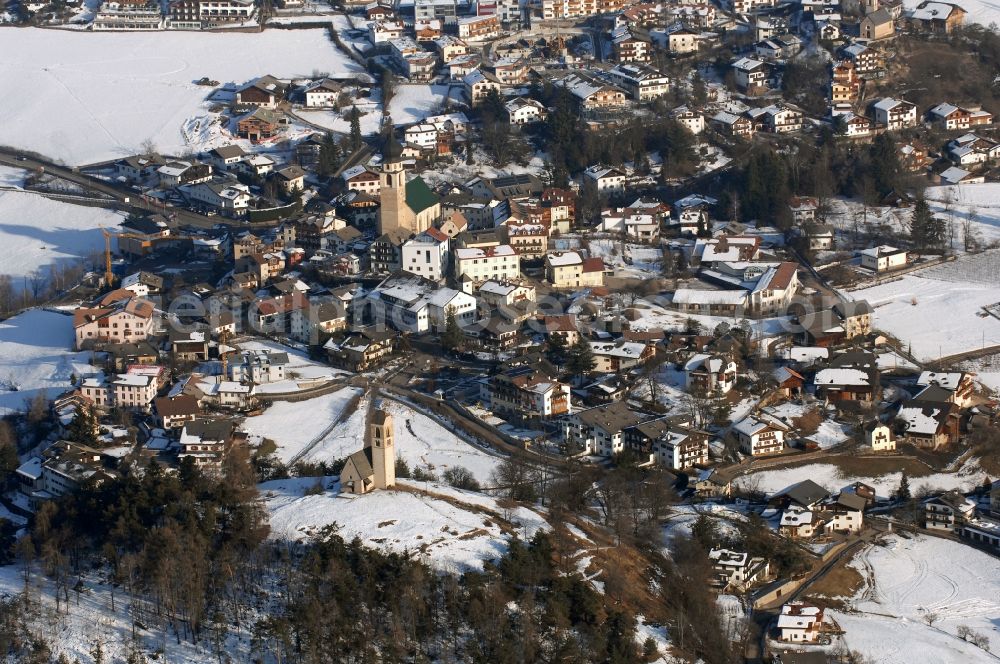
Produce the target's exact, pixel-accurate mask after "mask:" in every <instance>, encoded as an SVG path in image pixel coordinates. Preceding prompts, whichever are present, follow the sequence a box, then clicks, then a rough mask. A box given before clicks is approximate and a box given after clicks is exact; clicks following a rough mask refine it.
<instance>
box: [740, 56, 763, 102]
mask: <svg viewBox="0 0 1000 664" xmlns="http://www.w3.org/2000/svg"><path fill="white" fill-rule="evenodd" d="M732 69H733V72H734V74H735V80H736V87H737V88H739V90H740V91H741V92H744V93H746V94H748V95H756V94H762V93H764V92H766V91H767V88H768V85H767V81H768V77H769V76H770V70H769V68H768V65H766V64H765V63H763V62H761V61H760V60H754V59H753V58H746V57H744V58H740V59H738V60H736V61H735V62H734V63H733V64H732Z"/></svg>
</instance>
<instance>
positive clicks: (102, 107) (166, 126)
mask: <svg viewBox="0 0 1000 664" xmlns="http://www.w3.org/2000/svg"><path fill="white" fill-rule="evenodd" d="M0 64H2V66H0V90H5V91H7V94H4V95H3V96H0V117H3V118H4V122H3V123H2V124H0V145H11V146H15V147H18V148H23V149H26V150H33V151H37V152H39V153H41V154H44V155H47V156H49V157H53V158H56V159H62V160H64V161H65V162H66V163H67V164H71V165H80V164H86V163H92V162H96V161H102V160H107V159H114V158H118V157H121V156H123V155H127V154H131V153H133V152H135V151H136V149H137V148H138V147H139V145H140V144H141V143H143V141H145V140H147V139H151V140H152V141H153V142H154V143H155V144H156V145H157V147H158V148H159V149H160V150H161V151H163V152H166V153H179V152H182V151H184V150H185V149H186V148H187V147H188V145H187V143H186V141H185V136H184V134H183V133H182V127H184V126H185V125H188V126H190V121H192V120H198V119H202V120H203V121H202V122H201V124H210V123H211V122H213V121H214V117H215V116H214V115H213V114H211V113H209V112H208V104H206V101H205V98H206V96H207V95H208V94H209V93H210V92H211V90H212V89H211V88H206V87H201V86H198V85H195V84H194V81H196V80H198V79H200V78H202V77H203V76H207V77H209V78H211V79H213V80H217V81H220V82H221V83H223V84H226V83H233V84H242V83H243V82H244V81H247V80H249V79H251V78H254V77H257V76H261V75H263V74H268V73H269V74H273V75H274V76H278V77H285V78H291V77H299V76H310V75H311V74H312V73H313V72H326V73H331V74H334V73H340V74H343V73H351V72H360V71H361V70H360V67H359V66H358V65H357V64H356V63H354V62H353V61H352V60H350V58H348V57H347V55H346V54H344V53H342V52H340V51H339V50H337V48H336V47H335V46H334V44H333V42H331V41H330V40H329V38H328V37H327V34H326V31H324V30H319V29H316V30H267V31H265V32H262V33H220V34H214V33H213V34H208V33H197V32H183V31H172V32H156V33H143V34H138V33H110V32H109V33H90V32H87V33H78V32H70V31H63V30H41V29H34V28H24V29H17V30H4V34H3V39H0ZM29 90H30V91H31V93H30V94H27V91H29ZM18 91H21V92H20V93H19V92H18ZM199 147H202V146H199Z"/></svg>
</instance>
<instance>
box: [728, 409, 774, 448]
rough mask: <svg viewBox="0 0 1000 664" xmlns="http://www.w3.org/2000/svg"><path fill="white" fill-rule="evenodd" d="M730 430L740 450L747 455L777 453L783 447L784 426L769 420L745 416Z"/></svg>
mask: <svg viewBox="0 0 1000 664" xmlns="http://www.w3.org/2000/svg"><path fill="white" fill-rule="evenodd" d="M732 431H733V435H734V437H735V438H736V442H737V443H739V446H740V451H742V452H743V453H744V454H746V455H749V456H764V455H767V454H778V453H780V452H781V451H782V450H783V449H784V448H785V432H786V428H785V427H783V426H781V425H779V424H777V423H776V422H773V421H770V420H764V419H758V418H757V417H754V416H751V417H747V418H746V419H743V420H740V421H739V422H738V423H736V425H734V426H733V429H732Z"/></svg>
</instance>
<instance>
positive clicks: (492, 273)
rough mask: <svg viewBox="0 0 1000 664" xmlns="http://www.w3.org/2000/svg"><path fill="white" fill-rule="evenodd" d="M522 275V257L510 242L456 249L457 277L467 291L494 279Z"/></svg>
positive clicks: (471, 291)
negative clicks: (494, 245)
mask: <svg viewBox="0 0 1000 664" xmlns="http://www.w3.org/2000/svg"><path fill="white" fill-rule="evenodd" d="M520 275H521V257H520V256H518V254H517V251H516V250H515V249H514V248H513V247H512V246H510V245H509V244H501V245H499V246H496V247H487V248H460V249H456V250H455V279H457V280H458V282H459V283H460V284H461V286H462V290H463V291H465V292H466V293H469V294H472V293H474V292H475V291H476V290H477V289H478V288H479V286H480V285H482V284H483V283H485V282H487V281H490V280H491V279H492V280H495V281H508V280H511V279H517V278H518V277H519V276H520Z"/></svg>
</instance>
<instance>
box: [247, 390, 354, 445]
mask: <svg viewBox="0 0 1000 664" xmlns="http://www.w3.org/2000/svg"><path fill="white" fill-rule="evenodd" d="M359 394H361V389H360V388H356V387H345V388H344V389H342V390H338V391H337V392H334V393H332V394H326V395H323V396H320V397H316V398H315V399H309V400H307V401H296V402H289V401H279V402H277V403H274V404H273V405H271V406H270V407H269V408H268V409H267V410H265V411H264V412H263V414H261V415H257V416H256V417H248V418H247V419H246V420H244V421H243V424H242V425H241V428H242V429H243V431H246V432H248V433H250V434H252V435H254V436H260V437H261V438H270V439H271V440H273V441H274V442H275V444H276V445H277V446H278V451H277V452H276V453H275V455H276V456H277V457H278V459H280V460H281V462H282V463H289V462H290V461H291V460H292V459H293V458H295V457H296V455H299V454H301V453H302V452H303V451H304V450H305V449H306V448H307V447H308V446H309V444H310V443H312V442H313V441H316V440H317V439H319V438H320V437H323V436H324V433H326V432H329V431H330V430H331V428H332V427H333V426H334V424H335V423H337V422H338V421H339V420H340V419H342V418H346V417H348V416H350V415H352V413H348V412H345V409H346V408H347V407H348V406H349V405H350V404H352V403H354V400H355V398H356V397H357V396H358V395H359ZM358 411H360V417H361V424H362V427H363V426H364V410H363V409H360V408H359V409H358ZM307 413H308V416H306V414H307ZM357 436H358V437H357V438H356V439H354V440H347V441H345V447H347V448H349V449H350V450H351V451H354V450H356V449H361V444H362V442H363V436H362V431H361V427H359V429H358V431H357Z"/></svg>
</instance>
